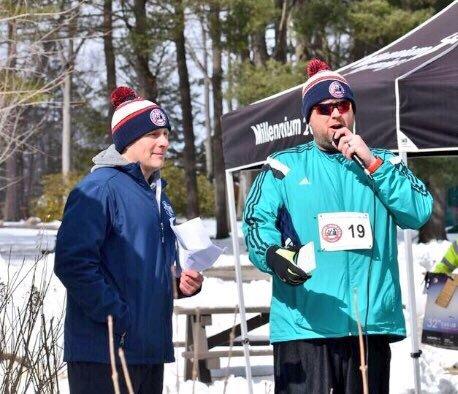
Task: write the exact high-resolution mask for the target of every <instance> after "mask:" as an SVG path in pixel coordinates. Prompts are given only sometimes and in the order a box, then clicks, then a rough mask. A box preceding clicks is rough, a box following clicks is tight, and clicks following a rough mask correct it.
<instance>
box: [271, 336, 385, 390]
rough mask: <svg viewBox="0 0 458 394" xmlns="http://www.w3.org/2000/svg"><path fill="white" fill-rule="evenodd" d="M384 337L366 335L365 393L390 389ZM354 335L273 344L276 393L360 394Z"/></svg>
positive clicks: (360, 379) (358, 357)
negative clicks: (367, 338)
mask: <svg viewBox="0 0 458 394" xmlns="http://www.w3.org/2000/svg"><path fill="white" fill-rule="evenodd" d="M390 360H391V350H390V345H389V341H388V337H387V336H384V335H380V336H379V335H374V336H369V359H368V374H369V383H368V385H369V393H370V394H385V393H388V392H389V388H390ZM359 367H360V353H359V345H358V338H357V337H346V338H332V339H314V340H301V341H288V342H278V343H274V375H275V393H276V394H299V393H300V394H304V393H312V394H321V393H322V394H359V393H363V386H362V377H361V371H360V368H359Z"/></svg>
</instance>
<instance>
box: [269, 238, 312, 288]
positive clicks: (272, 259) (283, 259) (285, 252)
mask: <svg viewBox="0 0 458 394" xmlns="http://www.w3.org/2000/svg"><path fill="white" fill-rule="evenodd" d="M299 249H300V248H298V247H294V246H293V247H288V248H280V247H278V246H271V247H269V249H267V253H266V263H267V265H268V266H269V267H270V268H271V269H272V271H274V272H275V273H276V274H277V276H278V277H279V278H280V279H281V280H282V281H283V282H285V283H288V284H290V285H293V286H298V285H301V284H302V283H304V282H305V281H306V280H307V279H310V278H311V275H309V274H307V273H306V272H304V271H303V270H301V269H300V268H299V267H298V266H297V265H296V259H297V255H298V253H299Z"/></svg>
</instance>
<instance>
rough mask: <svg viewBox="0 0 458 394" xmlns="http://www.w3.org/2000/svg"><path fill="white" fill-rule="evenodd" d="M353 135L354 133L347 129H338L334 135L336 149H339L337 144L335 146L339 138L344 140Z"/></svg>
mask: <svg viewBox="0 0 458 394" xmlns="http://www.w3.org/2000/svg"><path fill="white" fill-rule="evenodd" d="M352 134H353V133H352V132H351V131H350V130H349V129H347V128H346V127H341V128H340V129H337V130H336V131H335V133H334V135H333V136H332V139H333V143H334V145H336V148H337V144H335V142H334V141H336V140H339V138H344V137H345V136H348V135H352Z"/></svg>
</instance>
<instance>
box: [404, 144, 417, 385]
mask: <svg viewBox="0 0 458 394" xmlns="http://www.w3.org/2000/svg"><path fill="white" fill-rule="evenodd" d="M400 156H401V158H402V161H403V162H404V163H405V164H407V153H406V152H400ZM404 245H405V257H406V269H407V289H408V294H409V297H408V303H409V311H410V344H411V349H412V352H411V353H410V357H412V363H413V373H414V380H415V394H420V393H421V379H420V377H421V376H420V361H419V357H420V355H421V350H420V349H419V345H418V328H417V304H416V301H415V287H414V276H413V255H412V232H411V230H409V229H405V230H404Z"/></svg>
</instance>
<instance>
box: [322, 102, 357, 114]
mask: <svg viewBox="0 0 458 394" xmlns="http://www.w3.org/2000/svg"><path fill="white" fill-rule="evenodd" d="M315 108H316V110H317V112H318V113H319V114H320V115H327V116H329V115H331V114H332V111H334V108H337V110H338V111H339V112H340V113H341V114H344V113H345V112H348V111H349V110H350V101H340V102H338V103H329V104H317V105H316V107H315Z"/></svg>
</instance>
